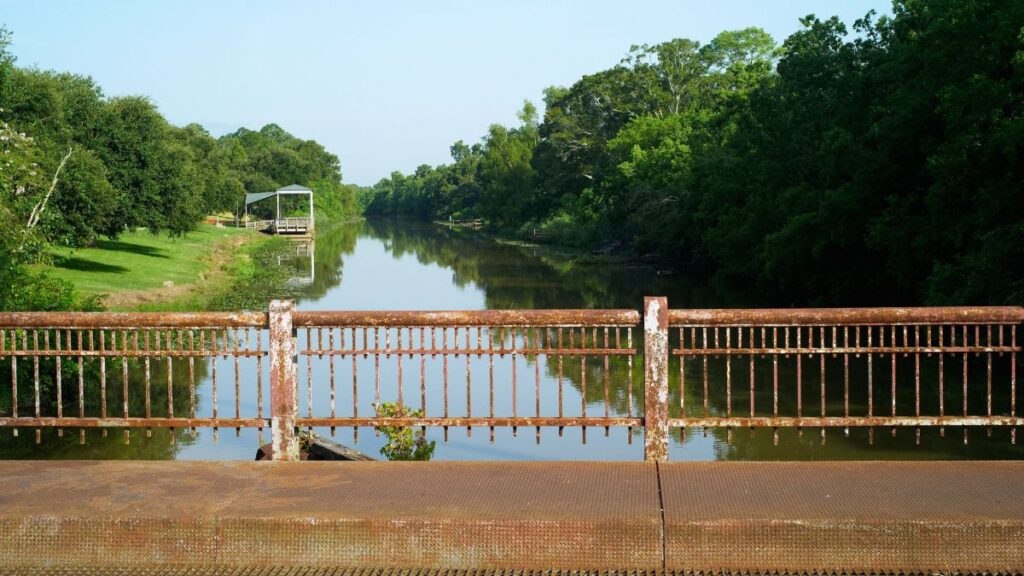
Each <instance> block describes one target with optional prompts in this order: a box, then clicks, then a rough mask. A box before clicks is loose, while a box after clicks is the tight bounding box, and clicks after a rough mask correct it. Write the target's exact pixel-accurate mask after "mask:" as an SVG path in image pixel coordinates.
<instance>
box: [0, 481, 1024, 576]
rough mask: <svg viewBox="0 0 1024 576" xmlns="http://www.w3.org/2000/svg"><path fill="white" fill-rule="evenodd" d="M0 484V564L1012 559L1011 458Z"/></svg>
mask: <svg viewBox="0 0 1024 576" xmlns="http://www.w3.org/2000/svg"><path fill="white" fill-rule="evenodd" d="M0 485H2V486H3V487H4V490H2V491H0V572H3V571H4V570H7V571H15V572H18V573H40V572H46V573H60V572H62V571H65V572H66V571H87V572H90V573H107V572H108V571H109V572H117V573H125V572H126V571H127V572H130V571H132V570H133V569H142V568H145V569H146V570H148V571H147V573H163V572H161V570H163V571H167V570H172V569H176V570H182V571H186V572H188V573H199V571H201V573H203V574H206V573H219V572H221V571H224V572H229V573H245V574H259V573H277V572H276V571H277V570H280V569H283V568H286V569H293V570H299V569H301V571H300V572H294V573H304V574H305V573H316V574H319V573H335V572H334V570H338V569H344V568H352V569H359V568H368V569H381V568H393V569H433V570H472V569H520V570H534V571H536V570H563V571H564V570H592V571H612V572H637V571H651V572H660V571H662V570H668V571H675V572H687V573H693V572H716V573H720V572H733V573H748V572H760V573H765V572H769V571H771V572H776V571H777V572H779V573H785V572H788V573H809V572H829V573H831V572H847V573H850V572H858V573H861V572H869V573H871V572H874V573H896V572H901V573H905V574H906V573H946V574H948V573H958V572H960V573H966V572H974V573H979V572H988V573H1020V572H1021V571H1022V570H1024V498H1022V497H1021V496H1022V494H1024V463H1021V462H967V463H952V462H920V463H834V462H833V463H828V464H822V463H796V462H788V463H685V462H680V463H664V462H661V463H654V462H629V463H611V462H605V463H576V462H574V463H538V462H531V463H454V462H435V463H397V462H396V463H373V462H362V463H345V464H338V463H316V462H302V463H298V462H296V463H289V462H279V463H226V462H218V463H214V462H131V463H122V462H2V463H0ZM306 570H308V571H306ZM288 573H293V572H292V571H289V572H288Z"/></svg>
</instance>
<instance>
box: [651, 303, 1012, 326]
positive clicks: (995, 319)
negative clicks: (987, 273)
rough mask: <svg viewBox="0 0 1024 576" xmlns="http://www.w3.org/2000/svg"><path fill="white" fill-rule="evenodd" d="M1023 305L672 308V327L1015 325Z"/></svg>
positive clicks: (670, 319)
mask: <svg viewBox="0 0 1024 576" xmlns="http://www.w3.org/2000/svg"><path fill="white" fill-rule="evenodd" d="M1021 322H1024V307H1020V306H981V307H955V306H951V307H932V308H776V309H770V308H760V309H738V308H737V309H730V308H722V309H709V310H672V311H671V312H669V323H670V324H671V325H672V326H681V325H686V326H690V325H694V326H724V325H733V326H738V325H744V326H745V325H752V324H753V325H759V326H760V325H764V326H795V325H802V324H803V325H806V324H813V325H816V326H817V325H820V324H824V325H833V324H835V325H847V326H854V325H872V324H939V323H942V324H965V323H966V324H1013V323H1016V324H1019V323H1021Z"/></svg>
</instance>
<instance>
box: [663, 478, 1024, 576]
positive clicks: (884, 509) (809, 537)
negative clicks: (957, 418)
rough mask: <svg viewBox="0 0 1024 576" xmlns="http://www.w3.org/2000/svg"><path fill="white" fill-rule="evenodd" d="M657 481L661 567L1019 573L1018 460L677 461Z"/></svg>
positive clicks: (1023, 516)
mask: <svg viewBox="0 0 1024 576" xmlns="http://www.w3.org/2000/svg"><path fill="white" fill-rule="evenodd" d="M659 473H660V476H661V487H662V498H663V502H664V510H665V535H666V556H665V557H666V568H667V569H669V570H677V571H687V572H689V571H694V572H702V571H706V572H711V571H714V572H716V573H718V572H719V571H733V572H743V573H746V572H751V573H761V574H766V573H775V572H783V571H788V572H790V573H834V572H843V573H876V574H877V573H902V574H908V573H924V574H938V573H942V574H956V573H963V574H967V573H973V574H978V573H1003V574H1015V573H1019V572H1020V571H1021V569H1022V568H1024V500H1022V499H1021V498H1020V497H1019V494H1020V491H1021V489H1022V488H1024V463H1022V462H884V463H883V462H706V463H697V462H686V463H683V462H680V463H663V464H660V465H659Z"/></svg>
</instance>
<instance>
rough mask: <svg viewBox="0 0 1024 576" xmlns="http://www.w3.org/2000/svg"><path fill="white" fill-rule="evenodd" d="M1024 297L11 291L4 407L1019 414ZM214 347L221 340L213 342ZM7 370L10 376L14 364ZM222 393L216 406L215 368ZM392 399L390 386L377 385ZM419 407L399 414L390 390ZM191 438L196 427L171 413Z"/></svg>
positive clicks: (213, 417) (425, 418) (528, 425)
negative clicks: (871, 299) (425, 296)
mask: <svg viewBox="0 0 1024 576" xmlns="http://www.w3.org/2000/svg"><path fill="white" fill-rule="evenodd" d="M1022 322H1024V308H1019V307H984V308H866V309H810V310H794V309H787V310H669V308H668V302H667V301H666V299H664V298H647V299H646V300H645V301H644V306H643V309H642V313H638V312H636V311H634V310H484V311H455V312H311V311H310V312H307V311H295V310H294V304H293V303H292V302H289V301H275V302H273V303H271V305H270V307H269V311H268V312H267V313H167V314H165V313H0V371H2V372H0V373H6V372H9V374H10V380H9V381H10V385H9V386H4V385H0V428H9V429H12V430H13V431H14V433H15V434H17V431H18V429H34V430H35V433H36V441H37V442H38V441H40V438H41V430H43V429H48V428H50V429H56V430H57V431H58V433H60V434H63V432H64V430H74V429H78V430H79V435H80V439H81V441H84V438H85V432H84V431H85V429H88V428H99V429H101V430H103V431H104V432H103V433H104V434H106V431H107V430H110V429H122V430H123V433H124V435H125V439H126V441H127V440H128V439H129V437H130V434H131V430H139V429H141V430H144V431H145V433H147V434H149V433H150V431H151V430H152V429H154V428H170V429H180V430H191V431H192V432H193V433H195V431H196V429H198V428H212V429H213V431H214V437H215V438H216V434H217V431H218V430H219V429H220V428H235V430H236V433H237V432H238V431H239V430H240V429H241V428H258V429H260V430H262V429H263V428H270V430H271V433H272V434H271V435H272V443H273V445H274V452H273V454H274V457H275V459H281V460H287V459H294V458H297V457H298V435H297V430H298V429H301V428H303V427H306V428H330V429H331V431H332V433H333V432H334V430H335V429H337V428H351V429H352V430H353V434H354V436H355V438H356V440H358V434H359V429H360V428H367V427H370V428H374V429H378V430H379V428H380V427H382V426H407V427H414V428H419V429H420V430H421V431H425V430H426V428H428V427H429V428H435V429H436V428H440V429H442V430H443V434H444V438H445V439H446V440H447V438H448V435H449V430H450V429H451V428H458V429H464V430H465V433H466V434H467V435H472V434H473V432H474V430H478V429H483V430H484V431H485V432H486V433H488V434H489V435H490V438H491V441H492V442H493V440H494V431H495V429H496V428H510V429H511V431H512V433H513V434H518V432H519V430H520V429H527V430H531V429H532V431H533V433H534V434H535V436H536V439H537V441H538V442H540V439H541V428H542V427H556V428H557V429H558V431H559V434H561V433H562V431H563V430H564V429H565V428H577V429H580V430H581V431H582V439H583V442H586V437H587V436H586V435H587V430H588V428H590V429H597V430H601V429H603V430H604V432H605V434H608V430H609V429H611V428H613V427H619V428H625V429H626V430H627V432H628V433H627V434H626V438H627V441H629V442H631V441H632V439H633V437H634V433H633V432H634V430H639V429H643V434H644V457H645V458H646V459H648V460H663V459H665V458H667V454H668V445H669V433H670V432H671V431H672V430H676V431H678V432H679V434H680V435H682V434H684V433H685V431H686V430H687V429H691V430H692V429H701V430H704V431H707V430H712V431H714V430H724V431H725V435H726V436H727V438H728V440H730V441H731V438H732V434H733V431H734V430H739V429H744V428H748V429H751V430H753V429H755V428H764V429H770V430H772V431H773V432H774V438H775V440H776V441H777V440H778V430H779V429H784V428H793V429H796V430H798V431H799V433H802V432H803V431H804V430H805V429H818V431H819V432H820V435H821V438H822V441H824V440H825V438H826V431H827V430H828V429H829V428H832V429H839V430H842V432H843V433H848V432H849V429H850V428H855V427H866V428H868V429H869V430H870V431H871V432H870V433H871V435H872V436H871V438H872V439H873V434H874V430H875V429H876V428H877V429H880V430H885V429H892V430H893V433H895V430H896V428H901V427H902V428H907V427H909V428H913V429H915V432H916V436H917V438H918V439H919V438H920V433H921V432H920V431H921V429H922V428H938V429H939V430H940V432H941V433H944V432H945V429H946V428H947V427H949V428H954V427H955V428H961V429H962V430H963V436H964V441H965V442H966V440H967V437H968V436H967V430H968V429H969V428H983V429H988V430H991V429H992V428H994V427H1001V428H1009V429H1010V433H1011V441H1013V442H1015V440H1016V428H1017V427H1020V426H1022V425H1024V418H1021V417H1019V416H1018V414H1017V395H1018V391H1017V364H1018V359H1019V357H1018V353H1019V352H1021V345H1020V343H1019V342H1018V334H1017V329H1018V326H1019V325H1020V324H1021V323H1022ZM197 360H199V361H198V362H197ZM4 379H6V377H5V378H4ZM200 381H201V383H202V386H203V387H204V388H203V390H202V392H203V394H206V395H208V397H207V398H206V399H205V400H204V403H203V410H202V411H201V413H197V400H196V393H197V392H196V391H197V385H199V384H200ZM371 400H372V402H371ZM385 403H394V404H395V405H396V406H397V407H399V408H400V410H399V411H397V412H390V413H388V412H385V413H386V414H388V415H386V416H384V415H381V413H382V412H381V411H380V410H379V408H380V407H381V406H382V404H385ZM170 437H171V439H172V440H173V438H174V435H173V434H171V435H170Z"/></svg>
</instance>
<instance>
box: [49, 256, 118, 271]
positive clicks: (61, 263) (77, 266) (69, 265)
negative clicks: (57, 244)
mask: <svg viewBox="0 0 1024 576" xmlns="http://www.w3.org/2000/svg"><path fill="white" fill-rule="evenodd" d="M54 264H55V265H56V266H57V267H58V268H64V269H65V270H78V271H80V272H106V273H108V274H124V273H125V272H128V269H127V268H125V267H124V266H116V265H113V264H103V263H102V262H94V261H92V260H86V259H84V258H75V257H74V256H69V257H67V258H61V259H59V260H57V261H56V262H55V263H54Z"/></svg>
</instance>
